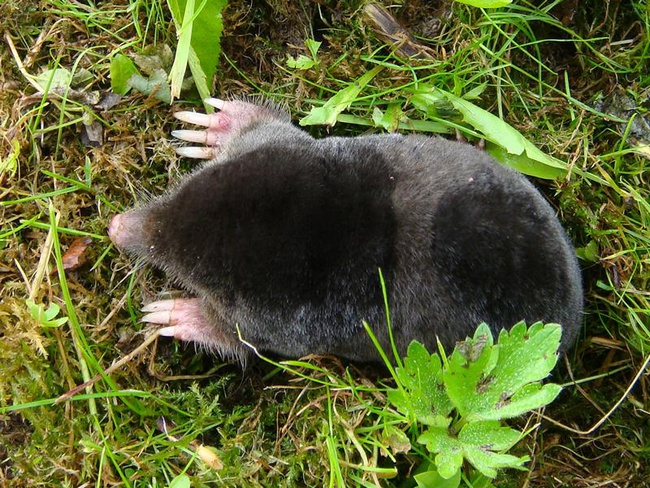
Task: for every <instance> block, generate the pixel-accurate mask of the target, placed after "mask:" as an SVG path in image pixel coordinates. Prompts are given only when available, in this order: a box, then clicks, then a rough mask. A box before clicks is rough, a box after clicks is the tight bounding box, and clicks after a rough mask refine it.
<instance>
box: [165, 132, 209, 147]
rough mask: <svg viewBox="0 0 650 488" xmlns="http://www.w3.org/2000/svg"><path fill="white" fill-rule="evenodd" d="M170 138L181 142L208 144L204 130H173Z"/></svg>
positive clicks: (206, 133)
mask: <svg viewBox="0 0 650 488" xmlns="http://www.w3.org/2000/svg"><path fill="white" fill-rule="evenodd" d="M172 137H175V138H176V139H180V140H181V141H188V142H201V143H203V144H207V143H208V131H205V130H173V131H172Z"/></svg>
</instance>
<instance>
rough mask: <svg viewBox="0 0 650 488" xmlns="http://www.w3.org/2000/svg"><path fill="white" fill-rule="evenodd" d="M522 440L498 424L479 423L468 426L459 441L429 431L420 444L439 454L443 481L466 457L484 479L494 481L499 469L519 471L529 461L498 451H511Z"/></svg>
mask: <svg viewBox="0 0 650 488" xmlns="http://www.w3.org/2000/svg"><path fill="white" fill-rule="evenodd" d="M520 437H521V434H520V433H519V432H517V431H516V430H513V429H511V428H509V427H504V426H502V425H500V423H499V422H497V421H479V422H472V423H468V424H465V426H464V427H463V429H462V430H461V431H460V433H459V435H458V438H453V437H451V436H450V435H449V432H448V431H447V429H440V428H429V429H428V430H427V431H426V432H425V433H424V434H422V435H421V436H420V437H419V438H418V442H419V443H421V444H425V445H426V446H427V449H429V451H431V452H432V453H434V454H436V457H435V461H436V467H437V468H438V472H439V473H440V475H441V476H442V477H443V478H449V477H451V476H453V474H454V470H456V469H459V468H460V466H461V465H462V460H463V458H466V459H467V460H468V461H469V462H470V463H471V464H472V465H473V466H474V467H475V468H476V469H478V470H479V471H480V472H481V473H482V474H484V475H485V476H487V477H489V478H494V477H495V476H496V474H497V472H496V470H497V469H499V468H516V467H519V466H521V465H522V464H523V463H524V462H526V461H527V458H526V457H522V458H518V457H516V456H511V455H509V454H501V453H500V452H499V451H504V450H507V449H510V448H511V447H512V446H513V445H514V444H516V443H517V441H518V440H519V439H520Z"/></svg>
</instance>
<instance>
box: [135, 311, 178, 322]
mask: <svg viewBox="0 0 650 488" xmlns="http://www.w3.org/2000/svg"><path fill="white" fill-rule="evenodd" d="M171 320H172V312H171V310H161V311H160V312H151V313H148V314H146V315H144V316H143V317H142V318H141V319H140V322H147V323H149V324H169V323H170V322H171Z"/></svg>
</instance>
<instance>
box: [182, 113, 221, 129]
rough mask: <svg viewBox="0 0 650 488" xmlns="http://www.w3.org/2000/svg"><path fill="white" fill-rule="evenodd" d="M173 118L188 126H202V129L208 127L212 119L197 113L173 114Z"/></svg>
mask: <svg viewBox="0 0 650 488" xmlns="http://www.w3.org/2000/svg"><path fill="white" fill-rule="evenodd" d="M174 117H176V118H177V119H178V120H182V121H183V122H187V123H188V124H196V125H202V126H203V127H210V123H211V121H212V117H210V116H209V115H206V114H201V113H198V112H187V111H184V112H175V113H174Z"/></svg>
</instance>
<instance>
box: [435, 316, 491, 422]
mask: <svg viewBox="0 0 650 488" xmlns="http://www.w3.org/2000/svg"><path fill="white" fill-rule="evenodd" d="M498 357H499V351H498V349H497V348H496V347H494V345H493V338H492V332H491V331H490V328H489V327H488V326H487V325H486V324H481V325H480V326H479V327H478V328H477V329H476V332H475V333H474V337H472V338H468V339H467V340H465V341H463V342H462V343H460V344H458V345H457V346H456V348H455V349H454V352H453V353H452V354H451V357H450V358H449V361H448V367H447V368H446V369H445V371H444V372H443V382H444V385H445V389H446V391H447V394H448V395H449V398H450V399H451V401H452V402H453V404H454V406H455V407H456V408H457V409H458V413H460V415H462V416H463V417H467V416H469V415H472V414H473V413H475V412H476V411H482V410H483V409H484V408H486V404H485V403H486V400H485V399H484V392H485V390H486V389H487V387H488V385H489V382H490V381H492V378H491V376H490V373H491V371H492V370H493V369H494V367H495V365H496V364H497V361H498Z"/></svg>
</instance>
